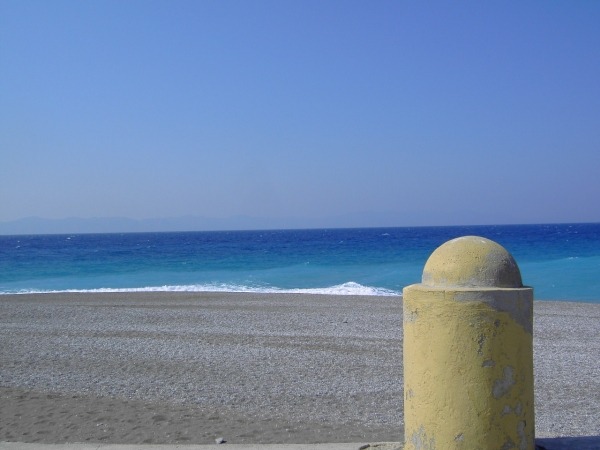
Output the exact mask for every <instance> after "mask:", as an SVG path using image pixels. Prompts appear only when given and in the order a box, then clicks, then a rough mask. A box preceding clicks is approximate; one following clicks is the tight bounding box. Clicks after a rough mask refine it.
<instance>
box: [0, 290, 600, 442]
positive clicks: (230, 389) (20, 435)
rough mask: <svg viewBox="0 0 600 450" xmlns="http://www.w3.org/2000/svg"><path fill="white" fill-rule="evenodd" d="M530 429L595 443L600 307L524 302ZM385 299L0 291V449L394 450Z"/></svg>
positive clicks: (390, 303)
mask: <svg viewBox="0 0 600 450" xmlns="http://www.w3.org/2000/svg"><path fill="white" fill-rule="evenodd" d="M534 328H535V329H534V332H535V340H534V344H535V375H536V380H535V382H536V387H535V389H536V430H537V434H538V435H540V436H558V435H566V436H597V435H600V364H598V359H599V356H600V305H597V304H581V303H561V302H536V304H535V327H534ZM401 336H402V301H401V299H400V298H399V297H360V296H324V295H297V294H239V293H237V294H231V293H118V294H116V293H106V294H88V293H86V294H42V295H5V296H0V344H1V345H0V441H19V442H42V443H66V442H99V443H132V444H134V443H146V444H167V443H173V444H175V443H177V444H214V442H215V439H216V438H218V437H223V438H224V439H225V440H226V441H227V442H228V443H316V442H375V441H401V440H402V437H403V418H402V407H403V405H402V340H401Z"/></svg>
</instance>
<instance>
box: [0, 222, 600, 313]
mask: <svg viewBox="0 0 600 450" xmlns="http://www.w3.org/2000/svg"><path fill="white" fill-rule="evenodd" d="M465 235H477V236H483V237H487V238H489V239H492V240H494V241H496V242H498V243H499V244H501V245H502V246H504V247H505V248H506V249H507V250H508V251H509V252H510V253H511V254H512V255H513V256H514V257H515V259H516V260H517V263H518V264H519V267H520V268H521V273H522V276H523V282H524V284H526V285H529V286H533V287H534V290H535V298H536V299H552V300H572V301H588V302H599V303H600V224H560V225H502V226H461V227H414V228H363V229H322V230H271V231H221V232H188V233H125V234H79V235H31V236H30V235H21V236H0V293H20V292H50V291H88V290H94V291H103V290H104V291H111V290H136V291H137V290H139V291H142V290H161V291H232V292H234V291H255V292H281V291H293V292H312V293H341V294H344V293H348V294H373V295H387V294H399V293H401V291H402V288H403V287H404V286H406V285H408V284H412V283H418V282H420V280H421V271H422V269H423V265H424V264H425V261H426V260H427V258H428V257H429V255H430V254H431V252H433V251H434V250H435V249H436V248H437V247H438V246H439V245H441V244H443V243H444V242H445V241H447V240H449V239H452V238H455V237H459V236H465Z"/></svg>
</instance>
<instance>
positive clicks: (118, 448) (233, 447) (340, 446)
mask: <svg viewBox="0 0 600 450" xmlns="http://www.w3.org/2000/svg"><path fill="white" fill-rule="evenodd" d="M535 444H536V449H537V450H600V436H576V437H542V438H537V439H536V440H535ZM58 449H65V450H228V449H229V450H279V449H281V450H402V444H400V443H399V442H380V443H374V444H361V443H356V442H355V443H337V444H227V443H225V444H220V445H216V444H215V445H176V444H175V445H156V444H148V445H144V444H140V445H138V444H97V443H94V444H81V443H75V444H27V443H22V442H0V450H58Z"/></svg>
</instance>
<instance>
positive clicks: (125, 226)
mask: <svg viewBox="0 0 600 450" xmlns="http://www.w3.org/2000/svg"><path fill="white" fill-rule="evenodd" d="M407 225H414V223H406V221H405V223H402V220H401V218H400V217H399V215H397V214H392V213H356V214H347V215H341V216H332V217H328V218H317V219H301V218H277V219H273V218H261V217H248V216H235V217H229V218H206V217H198V216H186V217H171V218H156V219H130V218H125V217H94V218H80V217H70V218H65V219H46V218H41V217H27V218H23V219H18V220H13V221H7V222H0V235H11V234H61V233H121V232H153V231H155V232H160V231H216V230H261V229H263V230H265V229H288V228H351V227H377V226H407Z"/></svg>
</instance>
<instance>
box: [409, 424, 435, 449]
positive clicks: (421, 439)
mask: <svg viewBox="0 0 600 450" xmlns="http://www.w3.org/2000/svg"><path fill="white" fill-rule="evenodd" d="M410 442H411V443H412V445H413V448H414V449H415V450H435V438H433V437H428V436H427V433H425V428H424V427H423V426H421V427H420V428H419V429H418V430H417V431H416V432H414V433H413V434H412V436H411V438H410Z"/></svg>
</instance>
